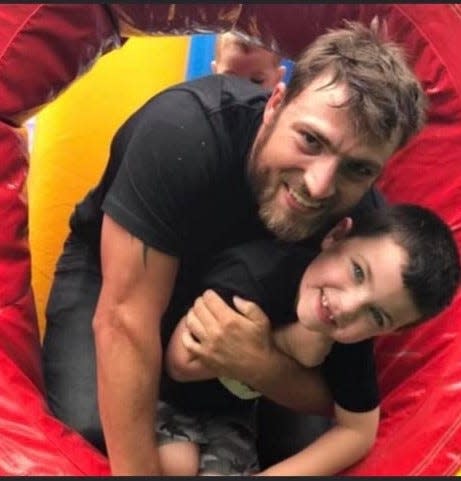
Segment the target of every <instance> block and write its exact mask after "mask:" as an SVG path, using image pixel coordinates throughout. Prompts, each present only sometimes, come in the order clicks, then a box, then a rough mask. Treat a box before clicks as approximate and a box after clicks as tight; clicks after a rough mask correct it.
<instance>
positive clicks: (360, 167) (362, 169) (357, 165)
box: [343, 162, 377, 179]
mask: <svg viewBox="0 0 461 481" xmlns="http://www.w3.org/2000/svg"><path fill="white" fill-rule="evenodd" d="M343 168H344V170H345V172H346V174H348V175H350V176H354V177H358V178H361V179H368V178H370V177H375V176H376V174H377V172H376V169H375V168H374V167H371V166H370V165H369V164H366V163H364V162H348V163H346V164H345V165H344V167H343Z"/></svg>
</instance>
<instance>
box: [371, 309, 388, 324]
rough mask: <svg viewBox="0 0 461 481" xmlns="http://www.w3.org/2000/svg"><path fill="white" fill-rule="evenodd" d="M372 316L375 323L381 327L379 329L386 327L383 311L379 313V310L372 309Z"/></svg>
mask: <svg viewBox="0 0 461 481" xmlns="http://www.w3.org/2000/svg"><path fill="white" fill-rule="evenodd" d="M370 314H371V316H372V318H373V322H374V323H375V324H376V325H377V326H378V327H379V328H383V327H385V325H386V323H385V320H384V316H383V314H382V313H381V311H379V310H378V309H376V307H370Z"/></svg>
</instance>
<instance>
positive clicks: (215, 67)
mask: <svg viewBox="0 0 461 481" xmlns="http://www.w3.org/2000/svg"><path fill="white" fill-rule="evenodd" d="M281 60H282V58H281V57H280V55H278V54H276V53H275V52H270V51H269V50H266V49H265V48H262V47H258V46H257V45H254V44H251V43H250V42H247V41H246V40H244V39H243V38H242V37H239V36H238V35H237V34H235V33H232V32H227V33H224V34H221V35H218V36H217V39H216V48H215V60H213V61H212V62H211V70H212V72H213V73H215V74H229V75H236V76H237V77H242V78H247V79H248V80H251V81H252V82H254V83H256V84H259V85H261V87H263V88H265V89H267V90H272V89H273V88H274V87H275V86H276V85H277V84H278V83H279V82H280V81H282V80H283V76H284V75H285V67H284V66H283V65H280V62H281Z"/></svg>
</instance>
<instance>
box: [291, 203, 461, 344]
mask: <svg viewBox="0 0 461 481" xmlns="http://www.w3.org/2000/svg"><path fill="white" fill-rule="evenodd" d="M459 282H460V260H459V253H458V248H457V245H456V241H455V239H454V236H453V233H452V232H451V230H450V228H449V227H448V225H446V224H445V223H444V222H443V220H442V219H441V218H440V217H439V216H438V215H437V214H435V212H433V211H431V210H430V209H427V208H425V207H421V206H418V205H413V204H397V205H393V206H388V207H385V208H382V209H380V210H379V211H377V212H374V213H370V212H368V213H365V214H364V216H363V217H362V218H361V219H360V221H359V222H358V223H356V224H353V223H352V220H351V218H345V219H343V220H342V221H341V222H339V223H338V224H337V226H336V227H335V228H333V229H332V230H331V231H330V233H329V234H328V235H327V236H326V237H325V238H324V240H323V242H322V252H321V253H320V254H319V255H318V256H317V257H316V258H315V259H314V260H313V261H312V262H311V263H310V264H309V266H308V267H307V269H306V271H305V272H304V275H303V278H302V280H301V283H300V287H299V292H298V299H297V314H298V319H299V322H300V323H301V324H302V325H303V326H304V327H305V328H306V329H309V330H312V331H316V332H320V333H323V334H325V335H326V336H328V337H330V338H331V339H332V340H333V341H337V342H342V343H351V342H359V341H361V340H364V339H367V338H371V337H375V336H379V335H382V334H386V333H389V332H392V331H396V330H399V329H402V328H404V327H409V326H412V325H415V324H418V323H420V322H422V321H425V320H427V319H430V318H432V317H433V316H435V315H436V314H438V313H439V312H441V311H442V310H443V309H444V308H445V307H447V306H448V305H449V304H450V302H451V301H452V299H453V297H454V295H455V294H456V292H457V289H458V286H459Z"/></svg>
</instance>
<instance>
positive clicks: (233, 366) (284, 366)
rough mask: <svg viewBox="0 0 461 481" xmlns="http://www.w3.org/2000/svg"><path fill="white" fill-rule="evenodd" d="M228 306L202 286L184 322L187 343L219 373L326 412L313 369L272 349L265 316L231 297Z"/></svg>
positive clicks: (324, 392) (290, 403) (292, 404)
mask: <svg viewBox="0 0 461 481" xmlns="http://www.w3.org/2000/svg"><path fill="white" fill-rule="evenodd" d="M234 303H235V304H236V307H237V308H238V309H239V311H236V310H235V309H232V308H231V307H229V306H228V305H227V303H226V302H225V301H224V300H222V299H221V298H220V297H219V296H218V295H217V294H216V293H215V292H213V291H206V292H205V293H204V294H203V296H201V297H199V298H198V299H197V300H196V302H195V303H194V306H193V308H192V309H193V312H194V314H195V316H194V317H189V316H188V318H187V327H188V329H189V330H190V331H191V332H192V334H193V335H194V336H195V337H196V338H197V340H198V342H197V341H194V339H193V338H192V337H188V338H185V339H184V340H185V341H186V348H187V349H188V350H189V351H190V352H191V353H192V354H193V355H194V356H197V357H198V358H199V359H200V360H201V361H202V362H203V364H205V365H206V366H208V367H209V368H210V369H211V370H213V371H214V372H216V374H217V375H218V376H222V377H229V378H233V379H237V380H239V381H241V382H243V383H245V384H247V385H248V386H251V387H252V388H253V389H254V390H256V391H259V392H261V393H262V394H264V395H265V396H267V397H268V398H270V399H272V400H273V401H275V402H277V403H278V404H282V405H284V406H286V407H288V408H290V409H293V410H296V411H300V412H307V413H317V414H328V413H331V410H332V407H333V401H332V398H331V395H330V392H329V390H328V387H327V385H326V383H325V381H324V379H323V376H322V375H321V373H320V372H319V370H318V368H310V369H309V368H305V367H303V366H301V365H300V364H299V363H298V362H296V361H294V360H293V359H292V358H290V357H289V356H287V355H285V354H284V353H282V352H281V351H280V350H279V349H277V348H276V346H275V344H274V342H273V338H272V334H271V326H270V322H269V320H268V318H267V317H266V316H265V314H264V313H263V312H262V310H261V309H259V307H258V306H256V304H254V303H252V302H248V301H243V300H238V299H236V300H235V301H234Z"/></svg>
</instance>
